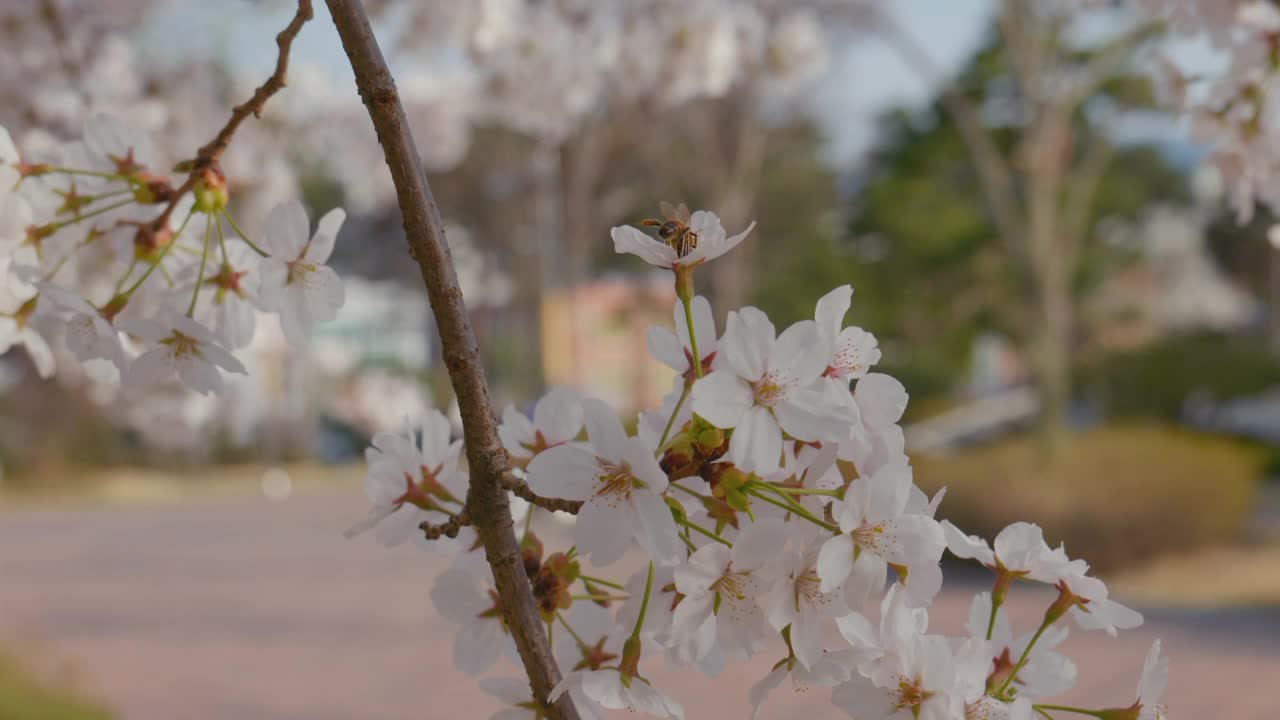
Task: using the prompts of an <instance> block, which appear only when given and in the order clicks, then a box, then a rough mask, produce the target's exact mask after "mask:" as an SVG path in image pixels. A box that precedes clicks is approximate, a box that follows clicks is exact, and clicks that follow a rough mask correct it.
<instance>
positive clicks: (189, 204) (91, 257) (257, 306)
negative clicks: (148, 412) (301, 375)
mask: <svg viewBox="0 0 1280 720" xmlns="http://www.w3.org/2000/svg"><path fill="white" fill-rule="evenodd" d="M167 167H168V166H167V165H162V164H161V162H160V160H159V158H158V157H157V153H156V152H155V149H154V147H153V146H152V144H151V142H150V141H149V139H148V136H147V135H146V134H144V133H140V132H137V131H134V130H132V129H131V128H130V127H127V126H125V125H124V124H123V123H121V122H119V121H118V120H116V119H114V118H113V117H111V116H106V115H97V116H93V117H91V118H90V119H89V120H88V121H87V122H86V123H85V126H84V132H83V135H82V137H81V139H79V140H76V141H73V142H69V143H65V144H63V145H60V146H58V147H56V148H54V149H52V150H48V151H45V152H40V153H33V154H25V153H23V152H21V151H20V150H19V149H18V148H17V147H15V145H14V143H13V142H12V140H11V139H10V136H9V134H8V133H7V132H5V131H4V129H3V128H0V352H4V351H7V350H8V349H10V348H11V347H14V346H21V347H23V348H24V349H25V350H26V351H27V353H29V354H30V356H31V358H32V360H33V361H34V363H35V366H36V368H37V370H38V372H39V374H40V375H41V376H43V377H48V376H50V375H52V374H53V372H54V370H55V368H56V362H55V358H56V356H57V355H58V353H59V352H61V350H62V349H65V351H66V352H67V353H68V354H69V355H70V356H73V357H74V358H75V359H76V360H78V361H79V362H80V363H82V364H84V365H85V367H86V368H88V369H89V370H90V371H91V372H93V373H94V375H95V376H96V377H98V378H99V379H103V378H106V379H108V380H109V381H119V382H120V383H122V384H123V385H126V386H154V385H156V384H160V383H164V382H165V381H168V380H170V379H171V378H174V377H176V378H177V380H178V381H180V382H181V383H182V384H184V385H186V386H187V387H190V388H191V389H193V390H195V391H198V392H200V393H205V394H208V393H214V392H218V391H219V390H221V389H222V388H223V385H224V380H223V373H241V374H243V373H245V367H244V365H243V364H242V363H241V362H240V360H238V359H237V358H236V357H235V355H234V352H235V351H236V350H239V349H241V348H244V347H245V346H247V345H248V344H249V343H250V341H252V340H253V337H254V333H255V329H256V327H257V323H258V321H259V319H260V318H261V317H262V316H263V315H264V314H275V315H276V316H277V317H278V318H279V322H280V325H281V328H282V329H283V331H284V333H285V335H286V336H287V337H288V338H289V339H290V341H291V342H294V343H299V344H300V343H304V342H305V341H306V338H307V336H308V334H309V332H310V330H311V328H312V327H313V326H314V324H315V323H317V322H321V321H325V320H330V319H332V318H333V317H334V316H335V314H336V313H337V310H338V308H339V307H341V305H342V302H343V289H342V283H341V281H340V280H339V279H338V277H337V275H336V274H335V273H334V271H333V270H332V269H330V268H329V267H328V266H326V265H325V261H326V260H327V259H328V257H329V253H330V252H331V251H332V250H333V245H334V240H335V238H336V236H337V234H338V230H339V228H340V227H341V225H342V221H343V218H344V214H343V212H342V211H341V210H335V211H332V212H330V213H329V214H328V215H326V216H324V217H323V218H321V219H320V222H319V225H318V228H317V229H316V230H315V232H314V233H313V232H312V231H311V228H310V223H309V220H308V219H307V214H306V211H305V210H304V209H303V208H302V206H301V205H300V204H298V203H297V202H287V203H284V204H281V205H279V206H277V207H276V208H275V209H274V210H273V211H272V212H271V213H270V215H269V217H268V218H267V222H266V226H265V227H264V228H263V229H262V233H261V236H259V237H258V238H257V242H255V241H253V240H251V239H250V236H249V235H248V234H246V233H245V232H243V231H241V230H240V227H239V225H238V224H237V223H236V221H235V220H234V219H233V217H232V215H231V213H230V212H229V210H228V199H229V198H228V188H227V181H226V177H225V176H224V175H223V173H222V171H221V169H220V168H219V167H218V164H217V162H216V158H215V159H213V160H212V161H207V160H206V161H189V162H186V163H182V164H179V166H178V168H177V169H178V170H179V171H181V172H183V173H189V174H187V175H185V176H182V177H179V178H178V179H176V180H175V179H172V178H170V177H168V176H167V175H166V174H165V171H166V168H167ZM184 177H185V180H184V179H183V178H184Z"/></svg>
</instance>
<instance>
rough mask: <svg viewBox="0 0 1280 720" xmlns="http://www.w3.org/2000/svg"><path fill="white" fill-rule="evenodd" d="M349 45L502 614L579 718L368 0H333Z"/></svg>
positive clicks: (541, 675)
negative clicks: (524, 555)
mask: <svg viewBox="0 0 1280 720" xmlns="http://www.w3.org/2000/svg"><path fill="white" fill-rule="evenodd" d="M326 3H327V5H328V7H329V13H330V14H331V15H332V16H333V24H334V26H335V27H337V29H338V35H339V36H340V37H341V38H342V46H343V49H344V50H345V51H346V53H347V57H348V59H349V60H350V62H351V68H352V70H354V71H355V76H356V86H357V87H358V88H359V91H360V97H361V99H362V100H363V101H364V104H365V107H366V108H367V109H368V112H369V118H370V120H372V122H373V127H374V130H375V131H376V132H377V135H378V142H379V143H380V144H381V145H382V149H383V154H384V156H385V160H386V163H387V168H388V169H389V170H390V171H391V177H392V180H393V181H394V184H395V188H396V197H397V200H398V202H399V205H400V211H401V214H402V216H403V220H404V229H405V235H406V237H407V239H408V242H409V253H410V255H411V256H412V257H413V258H414V259H415V260H416V261H417V263H418V267H419V269H420V270H421V273H422V279H423V282H424V284H425V285H426V287H427V296H428V298H429V299H430V302H431V310H432V313H433V314H434V316H435V321H436V328H437V329H438V331H439V333H440V344H441V347H442V348H443V355H444V362H445V366H446V367H447V368H448V370H449V379H450V381H451V382H452V384H453V390H454V393H455V394H456V396H457V399H458V406H459V408H460V411H461V414H462V428H463V436H464V439H465V441H466V447H467V463H468V466H469V467H470V473H471V484H470V488H469V489H468V491H467V504H466V508H467V510H468V512H469V513H470V515H471V520H472V523H473V525H474V527H475V529H476V533H477V534H478V535H479V536H480V540H481V542H482V543H483V544H484V548H485V555H486V558H487V559H488V561H489V567H490V569H491V570H492V571H493V580H494V584H495V585H496V588H497V592H498V596H499V597H501V598H502V599H503V600H502V613H503V619H504V620H505V622H506V625H507V628H508V629H509V630H510V631H511V636H512V638H513V639H514V640H515V643H516V648H517V649H518V650H519V652H520V658H521V660H522V661H523V663H524V667H525V671H526V672H527V673H528V676H529V682H530V686H531V688H532V690H533V696H534V698H536V699H537V700H538V702H540V703H542V704H544V705H546V706H547V712H548V717H549V718H551V719H552V720H577V718H578V717H579V716H578V711H577V709H576V708H575V707H574V705H573V701H572V700H570V699H569V695H568V693H566V694H564V695H562V696H561V697H560V699H559V700H558V701H557V702H556V703H555V704H554V705H549V704H547V703H546V699H547V697H548V696H549V695H550V693H551V690H552V689H553V688H554V687H555V686H556V684H557V683H558V682H559V681H560V670H559V668H558V667H557V666H556V662H555V658H554V657H553V656H552V654H551V647H550V644H549V643H548V641H547V633H546V629H545V628H544V627H543V625H542V620H541V617H540V616H539V614H538V607H537V605H536V604H535V602H534V597H533V589H532V587H531V585H530V584H529V578H528V576H527V574H526V573H525V570H524V566H523V563H522V562H521V556H520V546H519V544H518V543H517V541H516V536H515V530H514V527H513V522H512V518H511V510H510V506H509V501H508V495H507V491H506V488H505V487H504V485H503V475H504V474H505V473H506V472H507V470H508V463H509V460H508V458H507V453H506V449H505V448H504V447H503V445H502V441H501V440H500V439H499V437H498V426H497V422H496V420H495V417H494V413H493V405H492V403H491V402H490V400H489V388H488V383H487V381H486V380H485V374H484V367H483V365H481V362H480V353H479V349H478V347H477V345H476V338H475V333H474V332H473V331H472V328H471V320H470V318H468V316H467V309H466V304H465V303H464V301H463V297H462V290H461V288H460V287H459V286H458V278H457V274H456V273H455V271H454V267H453V260H452V258H451V257H450V255H449V246H448V244H447V243H446V240H445V232H444V223H443V221H442V220H441V218H440V211H439V209H438V208H437V207H436V203H435V199H434V197H433V196H432V193H431V188H430V186H429V185H428V184H427V179H426V173H425V172H424V170H423V167H422V159H421V156H420V155H419V154H418V150H417V147H415V145H414V140H413V136H412V134H411V133H410V132H409V125H408V121H407V119H406V118H405V113H404V106H403V105H402V104H401V102H400V95H399V93H398V92H397V91H396V84H395V79H394V78H393V77H392V76H391V72H390V70H388V68H387V63H386V60H385V59H384V58H383V57H382V51H381V49H380V48H379V47H378V41H377V39H376V38H375V37H374V35H373V29H372V28H371V27H370V26H369V18H368V17H367V15H366V14H365V10H364V6H363V4H362V3H361V2H360V1H359V0H326Z"/></svg>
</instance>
